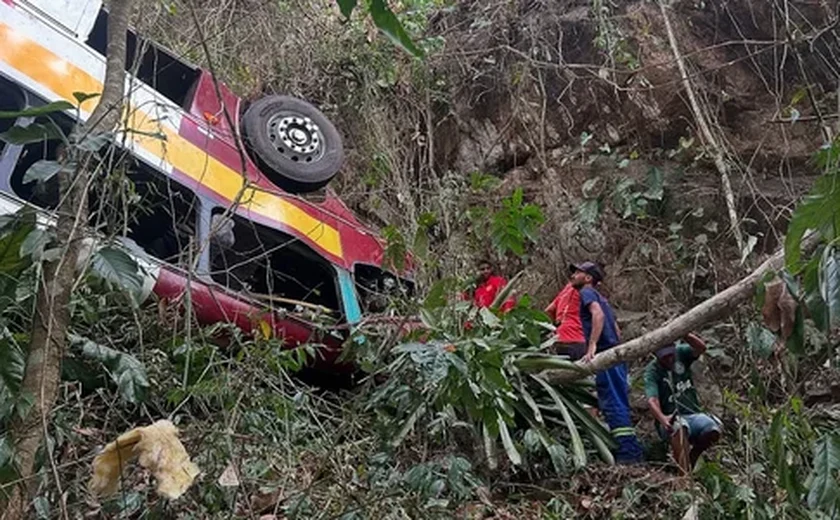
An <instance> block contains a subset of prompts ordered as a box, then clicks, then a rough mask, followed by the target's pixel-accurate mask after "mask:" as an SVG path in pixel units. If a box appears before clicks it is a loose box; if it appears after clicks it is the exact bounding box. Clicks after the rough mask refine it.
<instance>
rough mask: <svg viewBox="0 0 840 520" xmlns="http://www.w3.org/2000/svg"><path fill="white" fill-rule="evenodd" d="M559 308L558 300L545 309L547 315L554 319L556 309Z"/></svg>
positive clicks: (552, 301)
mask: <svg viewBox="0 0 840 520" xmlns="http://www.w3.org/2000/svg"><path fill="white" fill-rule="evenodd" d="M556 308H557V298H554V299H553V300H551V303H549V304H548V307H546V308H545V313H546V314H548V315H549V316H551V317H552V318H554V309H556Z"/></svg>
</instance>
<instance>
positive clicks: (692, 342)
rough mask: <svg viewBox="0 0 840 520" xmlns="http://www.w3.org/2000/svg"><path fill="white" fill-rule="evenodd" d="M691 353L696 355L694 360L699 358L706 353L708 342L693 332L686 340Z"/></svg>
mask: <svg viewBox="0 0 840 520" xmlns="http://www.w3.org/2000/svg"><path fill="white" fill-rule="evenodd" d="M683 339H684V340H685V342H686V343H688V346H689V347H691V351H692V352H693V353H694V359H697V358H699V357H700V356H702V355H703V354H704V353H705V352H706V342H705V341H703V339H702V338H701V337H700V336H698V335H697V334H695V333H693V332H689V333H688V334H687V335H686V336H685V337H684V338H683Z"/></svg>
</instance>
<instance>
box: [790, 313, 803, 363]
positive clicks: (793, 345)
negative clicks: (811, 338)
mask: <svg viewBox="0 0 840 520" xmlns="http://www.w3.org/2000/svg"><path fill="white" fill-rule="evenodd" d="M785 348H787V349H788V350H789V351H790V352H791V353H792V354H794V355H797V356H799V355H802V354H803V353H805V314H804V313H803V312H802V306H801V305H797V306H796V314H795V315H794V322H793V332H792V333H791V335H790V337H789V338H788V339H787V341H786V342H785Z"/></svg>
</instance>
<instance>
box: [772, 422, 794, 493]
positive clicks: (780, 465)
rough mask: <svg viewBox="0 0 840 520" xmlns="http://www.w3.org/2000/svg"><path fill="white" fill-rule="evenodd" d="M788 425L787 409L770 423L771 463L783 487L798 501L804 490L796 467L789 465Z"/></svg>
mask: <svg viewBox="0 0 840 520" xmlns="http://www.w3.org/2000/svg"><path fill="white" fill-rule="evenodd" d="M786 423H787V411H786V409H782V410H779V411H778V412H776V414H775V415H774V416H773V420H772V421H771V423H770V435H769V446H770V455H771V457H770V461H771V463H772V464H773V468H774V469H775V470H776V474H777V478H778V481H779V482H780V483H781V485H782V487H783V488H784V489H785V490H786V491H787V492H788V495H789V497H790V498H791V499H793V500H797V501H798V500H799V498H800V497H801V494H802V489H801V485H800V483H799V478H798V475H797V474H796V467H795V466H791V465H790V464H789V463H788V456H789V451H788V448H787V436H788V429H787V426H786Z"/></svg>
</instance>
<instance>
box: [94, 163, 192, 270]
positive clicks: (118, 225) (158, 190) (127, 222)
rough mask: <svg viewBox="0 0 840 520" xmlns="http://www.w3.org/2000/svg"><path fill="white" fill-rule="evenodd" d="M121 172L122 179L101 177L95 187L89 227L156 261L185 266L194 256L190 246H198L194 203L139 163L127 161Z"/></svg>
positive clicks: (180, 188) (181, 189) (170, 181)
mask: <svg viewBox="0 0 840 520" xmlns="http://www.w3.org/2000/svg"><path fill="white" fill-rule="evenodd" d="M122 168H124V172H125V175H120V174H118V173H116V172H115V173H111V174H110V175H103V179H102V180H101V181H99V182H95V183H94V185H93V189H92V190H91V193H90V196H89V200H90V203H89V205H90V222H91V226H92V227H94V228H96V229H100V230H103V231H104V232H105V233H107V234H110V235H123V234H125V235H126V236H127V237H128V238H130V239H132V240H133V241H134V242H135V243H136V244H137V245H138V246H140V247H141V248H142V249H143V250H144V251H145V252H146V253H148V254H149V255H151V256H154V257H155V258H158V259H159V260H163V261H165V262H169V263H172V264H180V265H183V266H188V265H190V263H191V261H192V258H191V257H190V255H191V254H192V253H193V252H195V251H194V250H192V249H190V245H191V244H193V243H196V242H197V235H196V228H197V226H196V218H197V214H198V204H199V203H198V198H197V197H196V196H195V194H194V193H193V192H192V191H190V190H189V189H187V188H185V187H184V186H181V185H180V184H178V183H177V182H176V181H175V180H173V179H172V178H170V177H169V176H166V175H164V174H163V173H160V172H157V171H156V170H154V169H153V168H151V167H150V166H148V165H146V164H145V163H143V162H142V161H139V160H136V159H131V158H129V159H126V160H125V161H124V164H123V165H122ZM103 201H107V204H103ZM196 247H197V244H196Z"/></svg>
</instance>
